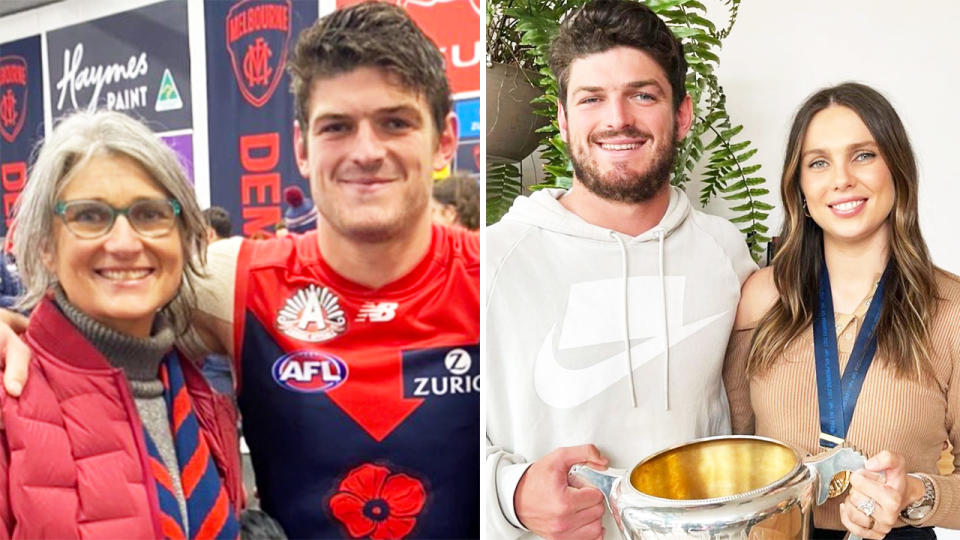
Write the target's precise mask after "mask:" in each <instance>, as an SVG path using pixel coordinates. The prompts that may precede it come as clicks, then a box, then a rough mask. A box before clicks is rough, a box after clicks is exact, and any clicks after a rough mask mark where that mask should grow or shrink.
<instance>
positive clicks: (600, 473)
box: [567, 463, 626, 501]
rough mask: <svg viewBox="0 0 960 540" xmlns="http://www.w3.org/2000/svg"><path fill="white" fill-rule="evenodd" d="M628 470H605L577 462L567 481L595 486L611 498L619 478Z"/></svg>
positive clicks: (568, 474) (575, 485)
mask: <svg viewBox="0 0 960 540" xmlns="http://www.w3.org/2000/svg"><path fill="white" fill-rule="evenodd" d="M625 472H626V471H624V470H623V469H612V468H609V467H608V468H606V469H604V470H598V469H594V468H593V467H590V466H589V465H587V464H586V463H577V464H576V465H574V466H573V467H570V472H569V473H567V482H568V483H569V484H570V485H571V486H573V487H578V488H582V487H594V488H597V489H599V490H600V492H601V493H603V496H604V497H605V498H606V499H607V501H609V500H610V495H611V494H612V493H613V488H614V485H615V483H616V481H617V480H619V479H620V478H622V477H623V474H624V473H625Z"/></svg>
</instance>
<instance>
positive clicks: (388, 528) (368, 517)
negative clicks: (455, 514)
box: [330, 463, 427, 540]
mask: <svg viewBox="0 0 960 540" xmlns="http://www.w3.org/2000/svg"><path fill="white" fill-rule="evenodd" d="M426 498H427V492H426V490H425V489H424V487H423V483H422V482H420V481H419V480H417V479H416V478H413V477H412V476H409V475H406V474H403V473H391V472H390V469H388V468H386V467H384V466H382V465H374V464H373V463H364V464H363V465H361V466H359V467H357V468H355V469H353V470H352V471H350V472H349V473H348V474H347V476H346V478H344V479H343V481H342V482H340V486H339V488H338V491H337V493H336V494H334V496H333V497H331V498H330V510H331V512H333V516H334V517H335V518H337V519H338V520H340V522H341V523H343V525H344V526H345V527H346V528H347V532H348V533H349V534H350V536H351V537H353V538H360V537H364V536H369V537H370V538H373V539H374V540H387V539H395V538H403V537H405V536H407V535H408V534H410V532H411V531H412V530H413V528H414V527H415V526H416V524H417V515H418V514H420V511H421V510H423V504H424V502H425V501H426Z"/></svg>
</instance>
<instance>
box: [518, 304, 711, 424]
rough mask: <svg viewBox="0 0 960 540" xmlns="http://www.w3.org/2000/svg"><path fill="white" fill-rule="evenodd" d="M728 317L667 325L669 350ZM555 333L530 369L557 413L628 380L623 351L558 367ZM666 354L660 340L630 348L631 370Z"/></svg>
mask: <svg viewBox="0 0 960 540" xmlns="http://www.w3.org/2000/svg"><path fill="white" fill-rule="evenodd" d="M727 313H729V311H724V312H721V313H717V314H716V315H710V316H708V317H705V318H703V319H700V320H698V321H694V322H692V323H689V324H685V325H682V326H680V327H675V326H673V325H670V344H669V346H670V347H673V346H674V345H676V344H678V343H680V342H681V341H683V340H685V339H687V338H689V337H690V336H692V335H694V334H696V333H697V332H699V331H700V330H703V329H704V328H706V327H707V326H709V325H710V324H711V323H713V322H714V321H716V320H718V319H720V318H721V317H723V316H724V315H726V314H727ZM556 329H557V327H556V325H554V326H553V328H551V329H550V332H549V333H547V336H546V338H544V340H543V344H542V345H541V346H540V351H539V352H538V353H537V360H536V362H535V363H534V367H533V384H534V388H535V389H536V391H537V395H539V396H540V399H542V400H543V402H544V403H546V404H547V405H550V406H551V407H556V408H558V409H570V408H573V407H576V406H578V405H580V404H582V403H584V402H586V401H587V400H589V399H591V398H593V397H594V396H596V395H598V394H600V393H601V392H603V391H604V390H606V389H607V388H609V387H610V386H612V385H614V384H616V383H617V382H618V381H620V379H623V378H624V377H626V376H627V372H626V371H625V370H624V369H623V364H624V362H626V356H627V353H626V351H624V352H621V353H618V354H615V355H613V356H611V357H609V358H605V359H603V360H601V361H600V362H597V363H596V364H593V365H591V366H589V367H585V368H580V369H568V368H565V367H563V366H561V365H560V364H559V363H558V362H557V359H556V357H555V356H554V352H553V336H554V334H555V333H556ZM665 350H666V348H665V347H664V344H663V336H658V337H653V338H649V339H647V340H646V341H643V342H642V343H639V344H637V345H634V346H633V347H631V348H630V351H631V353H632V354H631V366H630V367H631V369H637V368H638V367H640V366H642V365H643V364H645V363H647V362H649V361H650V360H652V359H654V358H656V357H657V356H659V355H661V354H663V352H664V351H665Z"/></svg>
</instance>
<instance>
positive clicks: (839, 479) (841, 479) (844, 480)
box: [827, 471, 850, 499]
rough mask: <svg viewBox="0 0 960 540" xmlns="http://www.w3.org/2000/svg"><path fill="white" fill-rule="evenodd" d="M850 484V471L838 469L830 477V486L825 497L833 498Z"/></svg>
mask: <svg viewBox="0 0 960 540" xmlns="http://www.w3.org/2000/svg"><path fill="white" fill-rule="evenodd" d="M849 486H850V471H840V472H838V473H837V474H835V475H833V478H831V479H830V488H829V490H828V491H827V497H829V498H831V499H832V498H834V497H836V496H838V495H841V494H843V492H844V491H846V490H847V487H849Z"/></svg>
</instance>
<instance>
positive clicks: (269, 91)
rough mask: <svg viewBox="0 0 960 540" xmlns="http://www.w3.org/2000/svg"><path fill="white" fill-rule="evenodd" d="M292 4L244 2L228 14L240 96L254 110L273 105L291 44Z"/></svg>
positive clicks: (286, 0) (229, 47)
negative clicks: (269, 102) (241, 95)
mask: <svg viewBox="0 0 960 540" xmlns="http://www.w3.org/2000/svg"><path fill="white" fill-rule="evenodd" d="M290 11H291V7H290V0H242V1H241V2H238V3H237V4H234V6H233V7H231V8H230V11H229V12H227V51H229V53H230V64H231V65H232V66H233V74H234V76H235V78H236V80H237V86H238V87H239V88H240V93H241V94H243V97H244V99H246V100H247V102H249V103H250V104H251V105H253V106H254V107H262V106H263V104H264V103H266V102H267V101H270V97H271V96H273V92H274V90H276V89H277V85H278V84H280V79H281V78H282V76H283V66H284V64H285V63H286V61H287V46H288V45H289V43H290Z"/></svg>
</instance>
